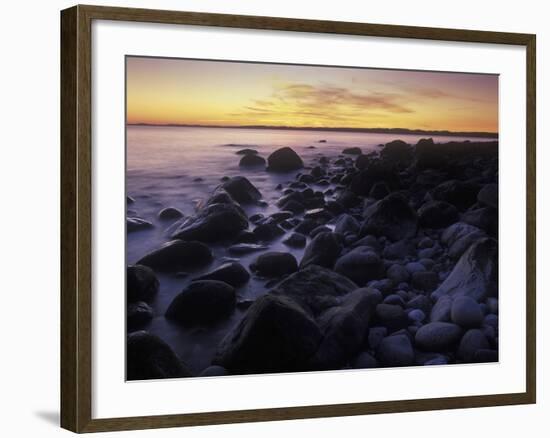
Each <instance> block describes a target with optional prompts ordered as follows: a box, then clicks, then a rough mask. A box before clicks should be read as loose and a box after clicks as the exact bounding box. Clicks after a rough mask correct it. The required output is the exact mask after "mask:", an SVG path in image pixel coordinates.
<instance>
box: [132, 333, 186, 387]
mask: <svg viewBox="0 0 550 438" xmlns="http://www.w3.org/2000/svg"><path fill="white" fill-rule="evenodd" d="M126 342H127V343H126V378H127V379H128V380H147V379H167V378H175V377H189V376H191V373H190V372H189V370H188V369H187V368H186V367H185V365H184V364H183V363H182V362H181V361H180V360H179V359H178V357H177V356H176V354H175V353H174V352H173V351H172V349H171V348H170V347H169V346H168V344H167V343H166V342H164V341H163V340H162V339H160V338H159V337H158V336H155V335H152V334H150V333H148V332H146V331H139V332H134V333H130V334H129V335H128V337H127V341H126Z"/></svg>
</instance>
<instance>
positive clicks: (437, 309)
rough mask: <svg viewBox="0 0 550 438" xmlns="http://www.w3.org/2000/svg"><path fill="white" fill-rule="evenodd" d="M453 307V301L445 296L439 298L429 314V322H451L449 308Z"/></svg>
mask: <svg viewBox="0 0 550 438" xmlns="http://www.w3.org/2000/svg"><path fill="white" fill-rule="evenodd" d="M452 305H453V299H452V298H451V297H448V296H446V295H443V296H441V297H440V298H439V299H438V300H437V301H436V303H435V304H434V306H433V307H432V311H431V313H430V321H431V322H448V321H450V320H451V308H452Z"/></svg>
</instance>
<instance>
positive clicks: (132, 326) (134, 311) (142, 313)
mask: <svg viewBox="0 0 550 438" xmlns="http://www.w3.org/2000/svg"><path fill="white" fill-rule="evenodd" d="M152 319H153V309H151V307H150V306H149V305H148V304H147V303H145V302H144V301H137V302H135V303H130V304H128V307H127V309H126V327H127V328H128V331H129V332H131V331H133V330H137V329H139V328H142V327H143V326H144V325H146V324H147V323H148V322H149V321H151V320H152Z"/></svg>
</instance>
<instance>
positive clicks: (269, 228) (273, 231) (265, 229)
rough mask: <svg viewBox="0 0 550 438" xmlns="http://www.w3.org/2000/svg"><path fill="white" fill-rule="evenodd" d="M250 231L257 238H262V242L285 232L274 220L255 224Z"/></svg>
mask: <svg viewBox="0 0 550 438" xmlns="http://www.w3.org/2000/svg"><path fill="white" fill-rule="evenodd" d="M252 232H253V233H254V235H255V236H256V237H257V239H258V240H262V241H264V242H270V241H272V240H275V239H276V238H277V237H280V236H282V235H283V234H285V231H284V230H283V229H282V228H281V227H280V226H279V225H278V224H277V223H276V221H268V222H264V223H261V224H259V225H258V226H256V227H255V228H254V230H252Z"/></svg>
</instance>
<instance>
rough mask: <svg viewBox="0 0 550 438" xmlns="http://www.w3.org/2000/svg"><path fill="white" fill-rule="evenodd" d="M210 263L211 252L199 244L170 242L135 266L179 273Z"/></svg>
mask: <svg viewBox="0 0 550 438" xmlns="http://www.w3.org/2000/svg"><path fill="white" fill-rule="evenodd" d="M211 261H212V252H211V251H210V249H209V248H208V247H207V246H206V245H205V244H204V243H201V242H194V241H192V242H186V241H183V240H172V241H171V242H168V243H165V244H164V245H162V246H161V247H160V248H158V249H155V250H154V251H152V252H150V253H149V254H147V255H145V256H144V257H142V258H141V259H140V260H139V261H138V262H137V264H138V265H144V266H149V267H150V268H152V269H155V270H157V271H181V270H185V269H189V268H198V267H201V266H205V265H207V264H208V263H210V262H211Z"/></svg>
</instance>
